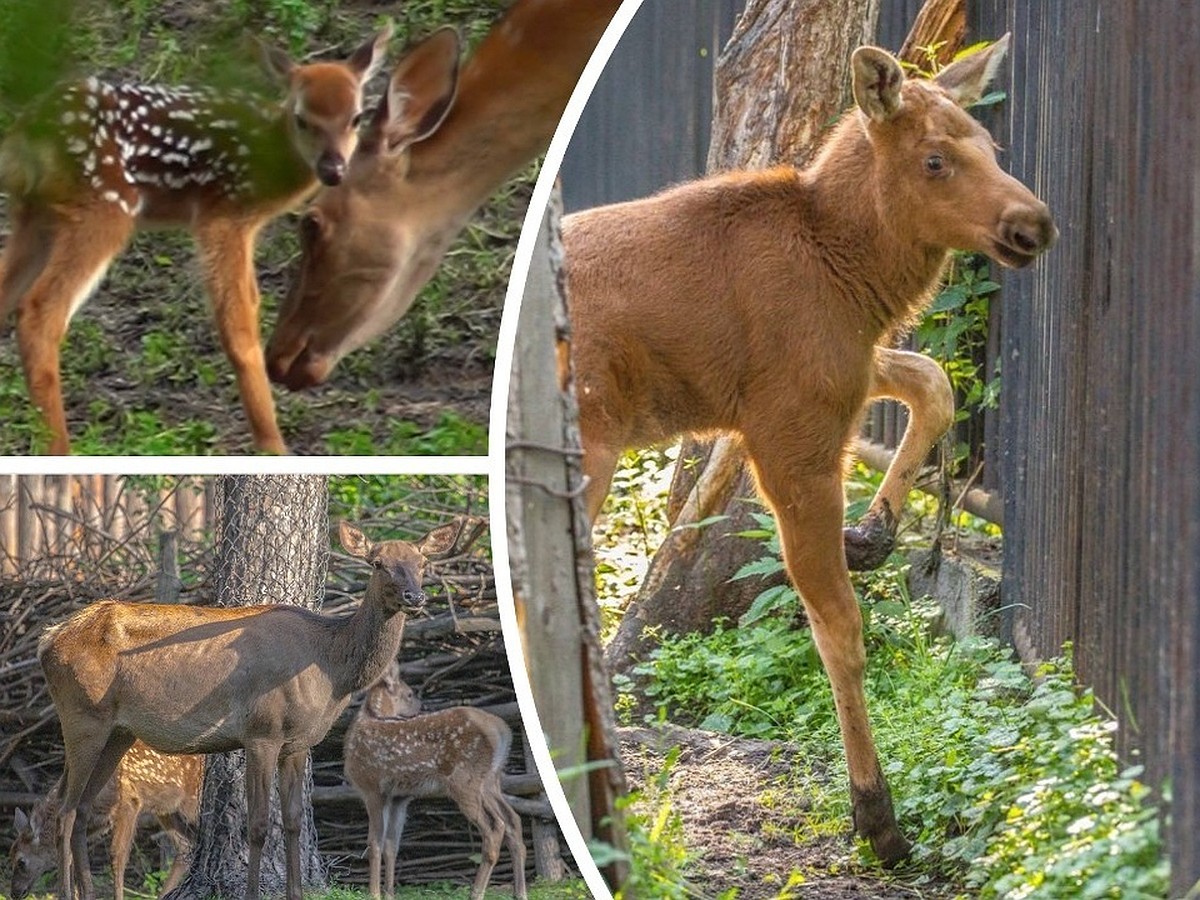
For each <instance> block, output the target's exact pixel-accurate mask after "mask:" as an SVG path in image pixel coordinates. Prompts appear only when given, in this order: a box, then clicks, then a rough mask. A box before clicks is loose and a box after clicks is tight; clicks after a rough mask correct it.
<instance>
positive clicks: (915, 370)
mask: <svg viewBox="0 0 1200 900" xmlns="http://www.w3.org/2000/svg"><path fill="white" fill-rule="evenodd" d="M870 396H871V399H882V398H891V399H893V400H899V401H900V402H901V403H903V404H904V405H905V406H907V407H908V412H909V418H908V426H907V427H906V428H905V429H904V437H903V438H902V439H901V441H900V446H899V447H898V448H897V450H896V455H895V456H894V457H892V462H891V464H890V465H889V466H888V470H887V474H886V475H884V477H883V483H882V484H881V485H880V486H879V490H878V491H876V492H875V497H874V499H873V500H872V501H871V506H870V508H869V509H868V510H867V514H866V515H865V516H864V517H863V519H862V521H861V522H859V523H858V524H857V525H854V526H852V527H850V528H847V529H845V535H844V537H845V542H846V562H847V564H848V565H849V567H850V568H851V569H855V570H857V571H861V570H865V569H875V568H878V567H879V566H881V565H882V564H883V562H884V560H886V559H887V557H888V555H889V554H890V553H891V552H892V550H893V548H894V547H895V545H896V525H897V521H898V518H899V515H900V510H901V509H902V508H903V507H904V500H905V498H906V497H907V496H908V492H909V491H910V490H912V486H913V482H914V481H915V480H916V477H917V473H918V472H919V471H920V470H921V466H922V464H923V463H924V462H925V458H926V457H927V456H928V455H929V451H930V450H931V449H932V448H933V445H934V444H936V443H937V441H938V440H939V439H940V438H941V436H942V435H943V434H945V433H946V431H947V429H949V427H950V426H951V425H952V424H953V423H954V391H953V390H952V389H951V387H950V379H949V378H947V377H946V373H945V371H943V369H942V367H941V366H940V365H939V364H938V363H937V361H936V360H933V359H930V358H929V357H928V356H924V355H922V354H920V353H911V352H909V351H907V350H891V349H888V348H885V347H879V348H876V351H875V359H874V363H873V366H872V370H871V394H870Z"/></svg>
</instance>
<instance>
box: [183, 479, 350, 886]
mask: <svg viewBox="0 0 1200 900" xmlns="http://www.w3.org/2000/svg"><path fill="white" fill-rule="evenodd" d="M327 504H328V491H327V487H326V480H325V477H324V476H321V475H223V476H221V477H220V479H219V480H218V482H217V509H218V516H217V521H216V538H215V539H216V546H217V554H216V562H215V571H214V573H213V582H214V585H215V594H216V596H215V602H216V604H217V605H219V606H250V605H253V604H259V603H292V604H295V605H297V606H305V607H308V608H309V609H319V608H320V606H321V602H322V600H323V598H324V588H325V572H326V569H327V566H328V561H329V516H328V508H327ZM245 777H246V762H245V755H244V754H243V753H242V751H240V750H239V751H235V752H233V753H214V754H212V755H210V756H208V757H207V759H206V761H205V767H204V787H203V790H202V793H201V798H200V825H199V833H198V834H197V837H196V847H195V850H194V851H193V854H192V862H191V866H190V867H189V869H188V873H187V876H186V877H185V878H184V880H183V882H182V883H181V884H180V885H179V887H178V888H176V889H175V890H174V891H173V892H172V893H171V895H170V896H171V900H193V898H194V900H200V898H209V897H213V896H223V897H240V896H243V895H244V894H245V891H246V874H247V873H246V869H247V865H248V863H247V860H248V854H249V847H248V845H247V843H246V787H245ZM304 795H305V809H306V815H305V817H304V824H303V827H302V828H301V832H300V859H301V874H302V880H303V883H304V886H305V888H306V889H307V888H310V887H312V888H319V887H323V886H324V884H325V870H324V867H323V865H322V864H321V858H320V855H319V854H318V852H317V833H316V828H315V826H314V824H313V818H312V801H311V797H312V771H311V760H310V762H309V771H308V774H307V776H306V778H305V788H304ZM286 873H287V869H286V864H285V860H284V842H283V822H282V818H281V815H280V810H279V797H278V794H277V792H276V791H274V790H273V791H272V794H271V830H270V834H269V836H268V838H267V842H266V845H265V846H264V847H263V856H262V873H261V876H260V881H259V885H260V888H261V890H262V891H263V892H264V893H265V894H266V895H272V894H283V893H284V888H285V882H286Z"/></svg>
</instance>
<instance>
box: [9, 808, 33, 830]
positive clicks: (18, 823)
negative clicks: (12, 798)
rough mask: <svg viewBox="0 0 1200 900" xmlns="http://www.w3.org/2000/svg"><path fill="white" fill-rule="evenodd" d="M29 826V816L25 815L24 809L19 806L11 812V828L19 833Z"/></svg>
mask: <svg viewBox="0 0 1200 900" xmlns="http://www.w3.org/2000/svg"><path fill="white" fill-rule="evenodd" d="M28 828H29V817H28V816H26V815H25V810H23V809H21V808H20V807H19V806H18V807H17V808H16V810H14V812H13V829H14V830H15V831H16V832H17V834H20V833H21V832H22V831H26V830H27V829H28Z"/></svg>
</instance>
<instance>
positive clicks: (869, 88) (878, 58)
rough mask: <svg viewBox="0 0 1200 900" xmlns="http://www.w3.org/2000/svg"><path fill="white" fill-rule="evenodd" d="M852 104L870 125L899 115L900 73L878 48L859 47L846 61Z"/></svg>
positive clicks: (892, 59) (901, 74) (889, 57)
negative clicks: (862, 113)
mask: <svg viewBox="0 0 1200 900" xmlns="http://www.w3.org/2000/svg"><path fill="white" fill-rule="evenodd" d="M850 68H851V75H852V80H853V87H854V102H855V103H857V104H858V108H859V109H861V110H862V111H863V112H865V113H866V114H867V116H868V117H870V118H871V120H872V121H875V122H886V121H887V120H888V119H890V118H892V116H894V115H896V113H898V112H900V87H901V85H903V84H904V69H902V68H901V67H900V63H899V62H898V61H897V60H896V57H894V56H892V54H890V53H888V52H887V51H886V50H880V49H879V48H878V47H859V48H858V49H857V50H855V51H854V55H853V56H851V57H850Z"/></svg>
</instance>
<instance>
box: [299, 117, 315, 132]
mask: <svg viewBox="0 0 1200 900" xmlns="http://www.w3.org/2000/svg"><path fill="white" fill-rule="evenodd" d="M296 127H297V128H299V129H300V130H301V131H305V132H306V131H310V130H311V129H312V126H311V125H309V124H308V119H306V118H304V117H303V116H296Z"/></svg>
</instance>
